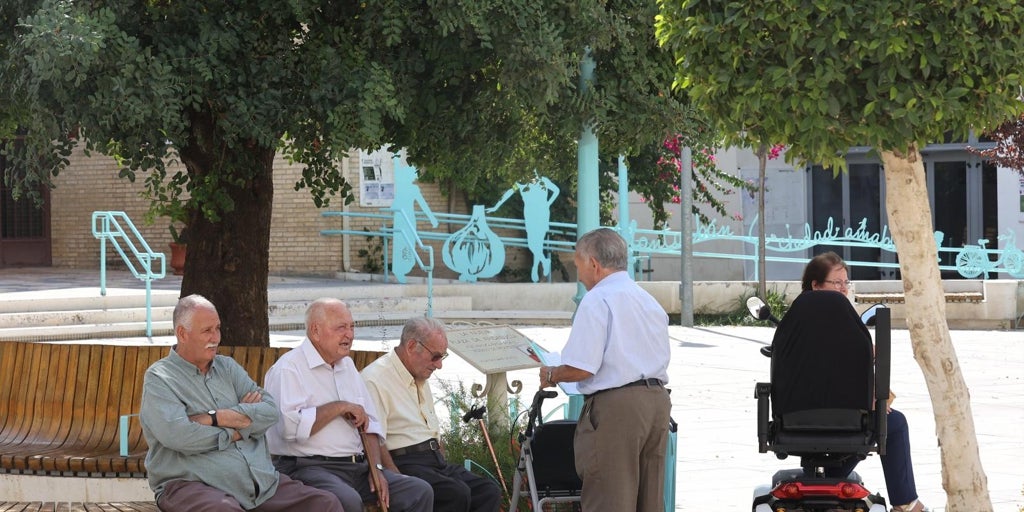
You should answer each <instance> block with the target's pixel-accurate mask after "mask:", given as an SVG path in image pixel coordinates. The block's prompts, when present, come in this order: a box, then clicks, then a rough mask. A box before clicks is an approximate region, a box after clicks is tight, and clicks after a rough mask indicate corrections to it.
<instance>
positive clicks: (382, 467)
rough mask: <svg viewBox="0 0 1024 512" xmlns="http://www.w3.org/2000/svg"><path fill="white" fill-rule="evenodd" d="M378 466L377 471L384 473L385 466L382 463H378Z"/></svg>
mask: <svg viewBox="0 0 1024 512" xmlns="http://www.w3.org/2000/svg"><path fill="white" fill-rule="evenodd" d="M376 466H377V469H378V470H379V471H384V465H383V464H381V463H380V462H378V463H377V464H376Z"/></svg>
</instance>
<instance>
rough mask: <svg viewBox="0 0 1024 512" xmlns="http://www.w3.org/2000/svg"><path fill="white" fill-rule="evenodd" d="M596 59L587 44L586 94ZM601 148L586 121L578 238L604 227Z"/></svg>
mask: <svg viewBox="0 0 1024 512" xmlns="http://www.w3.org/2000/svg"><path fill="white" fill-rule="evenodd" d="M595 67H597V63H596V62H594V57H593V56H591V54H590V48H589V47H587V48H586V50H585V52H584V54H583V60H582V62H580V93H581V94H586V93H587V91H588V90H589V89H590V87H591V85H592V84H593V81H594V68H595ZM597 164H598V152H597V134H595V133H594V126H593V124H592V123H589V122H584V123H583V129H582V132H581V133H580V142H579V148H578V152H577V174H578V178H577V189H576V205H577V206H576V239H577V240H578V239H579V237H581V236H583V235H584V234H586V233H588V232H590V231H593V230H595V229H597V228H599V227H601V193H600V188H599V187H598V169H597ZM585 293H587V290H586V288H584V287H583V283H579V282H577V283H576V296H575V297H574V298H573V301H575V302H576V304H579V303H580V301H581V300H583V295H584V294H585ZM582 411H583V396H581V395H573V396H570V397H569V412H568V415H569V417H570V418H579V416H580V413H581V412H582Z"/></svg>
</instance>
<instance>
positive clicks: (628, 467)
mask: <svg viewBox="0 0 1024 512" xmlns="http://www.w3.org/2000/svg"><path fill="white" fill-rule="evenodd" d="M671 409H672V403H671V401H670V400H669V397H668V391H667V390H666V389H665V388H663V387H660V386H653V387H647V386H632V387H626V388H618V389H612V390H608V391H604V392H601V393H599V394H597V395H594V396H591V397H588V398H587V399H586V400H585V401H584V402H583V411H582V412H581V413H580V419H579V422H578V423H577V425H576V438H575V440H574V443H573V448H574V450H575V451H576V472H577V473H579V475H580V479H582V480H583V491H582V496H581V501H582V506H583V510H585V511H587V512H622V511H623V510H635V511H637V512H663V511H664V509H665V504H664V496H663V495H664V492H665V450H666V448H667V447H668V421H669V413H670V412H671Z"/></svg>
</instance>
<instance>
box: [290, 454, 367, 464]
mask: <svg viewBox="0 0 1024 512" xmlns="http://www.w3.org/2000/svg"><path fill="white" fill-rule="evenodd" d="M277 458H279V459H281V460H287V461H293V460H295V459H312V460H319V461H323V462H351V463H359V462H363V461H365V460H366V455H363V454H362V453H360V454H359V455H349V456H347V457H328V456H326V455H302V456H298V457H296V456H295V455H278V456H277Z"/></svg>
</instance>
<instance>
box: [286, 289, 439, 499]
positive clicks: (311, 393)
mask: <svg viewBox="0 0 1024 512" xmlns="http://www.w3.org/2000/svg"><path fill="white" fill-rule="evenodd" d="M354 337H355V332H354V323H353V320H352V313H351V312H350V311H349V309H348V306H347V305H345V303H344V302H342V301H340V300H337V299H329V298H327V299H318V300H316V301H314V302H313V303H312V304H310V306H309V308H308V309H307V310H306V338H305V339H304V340H302V343H301V344H300V345H299V346H298V347H296V348H295V349H293V350H291V351H290V352H288V353H286V354H284V355H283V356H281V358H280V359H278V360H277V362H276V363H274V366H272V367H271V368H270V370H269V371H268V372H267V377H266V388H267V390H268V391H270V392H271V393H272V394H273V396H275V397H276V398H277V404H278V407H279V408H280V409H281V418H280V419H279V420H278V422H277V424H276V425H274V427H273V428H271V429H270V430H269V431H268V432H267V446H268V448H269V449H270V453H271V454H273V458H274V465H275V466H276V467H277V470H278V471H280V472H282V473H284V474H286V475H288V476H290V477H292V478H294V479H296V480H299V481H301V482H303V483H305V484H307V485H312V486H313V487H316V488H319V489H324V490H327V491H330V492H332V493H334V495H335V496H337V497H338V499H339V500H341V505H342V507H343V508H344V509H345V511H346V512H359V511H362V510H363V503H374V502H375V501H377V500H379V501H380V502H381V504H382V505H384V506H385V507H387V509H388V510H391V511H394V512H399V511H408V512H430V511H431V510H433V501H434V495H433V491H432V490H431V489H430V485H428V484H427V483H426V482H424V481H423V480H420V479H418V478H413V477H409V476H405V475H401V474H398V473H397V472H394V471H389V470H387V469H385V468H384V467H383V466H382V465H381V455H382V452H383V450H382V449H381V446H382V445H383V439H384V429H383V428H382V426H381V423H380V422H379V421H378V416H377V409H376V408H375V407H374V405H373V399H372V398H371V397H370V394H369V392H368V391H367V389H366V385H365V384H364V383H363V380H362V379H361V378H360V377H359V372H358V371H357V370H356V367H355V363H353V362H352V358H351V357H349V352H350V351H351V349H352V339H353V338H354ZM361 432H362V433H364V434H365V438H366V442H365V444H364V442H363V436H361ZM385 453H386V452H385ZM370 464H374V465H376V467H377V469H378V470H381V471H380V473H381V475H382V477H383V478H381V479H379V480H377V481H376V482H379V488H378V487H376V486H375V480H374V479H373V475H372V473H371V471H370V466H369V465H370Z"/></svg>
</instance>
